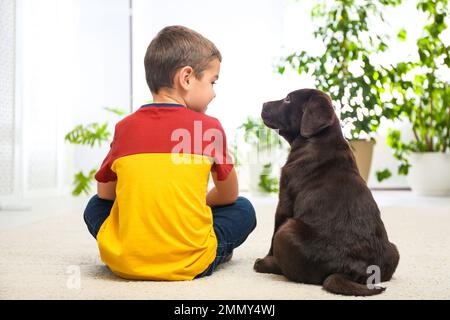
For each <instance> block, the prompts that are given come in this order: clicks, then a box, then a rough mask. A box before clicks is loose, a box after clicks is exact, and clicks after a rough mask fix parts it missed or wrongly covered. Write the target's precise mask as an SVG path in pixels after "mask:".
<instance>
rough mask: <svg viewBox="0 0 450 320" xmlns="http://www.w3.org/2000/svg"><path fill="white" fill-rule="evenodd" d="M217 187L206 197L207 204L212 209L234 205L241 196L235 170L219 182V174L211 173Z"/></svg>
mask: <svg viewBox="0 0 450 320" xmlns="http://www.w3.org/2000/svg"><path fill="white" fill-rule="evenodd" d="M211 175H212V178H213V181H214V185H215V187H214V188H212V189H211V190H210V191H209V192H208V194H207V195H206V204H207V205H208V206H210V207H214V206H220V205H227V204H232V203H234V202H235V201H236V199H237V197H238V195H239V185H238V179H237V175H236V171H235V170H234V168H233V169H232V170H231V172H230V173H229V174H228V177H227V178H226V179H225V180H223V181H219V180H217V174H216V173H215V172H211Z"/></svg>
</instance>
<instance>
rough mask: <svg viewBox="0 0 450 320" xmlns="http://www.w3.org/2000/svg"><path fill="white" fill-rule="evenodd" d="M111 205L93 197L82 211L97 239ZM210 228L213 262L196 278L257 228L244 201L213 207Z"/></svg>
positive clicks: (210, 271) (229, 255)
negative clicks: (214, 241)
mask: <svg viewBox="0 0 450 320" xmlns="http://www.w3.org/2000/svg"><path fill="white" fill-rule="evenodd" d="M113 203H114V201H111V200H104V199H101V198H99V197H98V196H97V195H95V196H93V197H92V198H91V199H90V200H89V202H88V204H87V206H86V209H85V210H84V221H85V222H86V225H87V228H88V230H89V232H90V234H91V235H92V236H93V237H94V238H96V239H97V234H98V231H99V230H100V227H101V226H102V224H103V222H104V221H105V220H106V218H108V216H109V213H110V211H111V208H112V206H113ZM211 210H212V214H213V227H214V232H215V233H216V237H217V252H216V258H215V259H214V261H213V262H212V263H211V264H210V265H209V267H208V268H207V269H206V270H205V271H203V272H202V273H200V274H199V275H197V276H196V278H200V277H203V276H210V275H211V274H212V273H213V272H214V270H216V268H217V266H218V265H219V264H221V263H223V262H225V261H228V259H227V258H230V257H231V254H232V253H233V249H235V248H237V247H239V246H240V245H241V244H242V243H243V242H244V241H245V239H247V237H248V235H249V234H250V233H251V232H252V231H253V230H254V229H255V227H256V215H255V209H254V208H253V205H252V204H251V203H250V201H249V200H247V199H246V198H244V197H238V199H237V200H236V202H235V203H232V204H230V205H225V206H216V207H212V208H211Z"/></svg>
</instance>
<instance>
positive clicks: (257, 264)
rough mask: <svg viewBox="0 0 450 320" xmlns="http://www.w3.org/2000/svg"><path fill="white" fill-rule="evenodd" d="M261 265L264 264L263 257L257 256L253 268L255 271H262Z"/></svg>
mask: <svg viewBox="0 0 450 320" xmlns="http://www.w3.org/2000/svg"><path fill="white" fill-rule="evenodd" d="M263 265H264V259H263V258H258V259H256V260H255V264H254V265H253V269H254V270H255V271H256V272H264V271H263Z"/></svg>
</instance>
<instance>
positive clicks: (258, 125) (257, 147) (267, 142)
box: [238, 117, 288, 194]
mask: <svg viewBox="0 0 450 320" xmlns="http://www.w3.org/2000/svg"><path fill="white" fill-rule="evenodd" d="M238 130H243V132H244V137H243V140H244V141H245V143H246V144H247V146H249V150H247V155H246V164H248V168H249V184H250V185H249V189H250V191H251V192H252V193H256V194H262V193H276V192H278V187H279V172H278V171H279V170H278V169H279V168H280V165H281V164H280V161H282V159H284V158H285V157H283V156H282V155H281V154H279V153H282V152H283V151H286V150H287V148H288V146H287V144H286V143H285V142H284V141H283V140H282V139H281V138H280V136H279V135H278V134H277V132H276V131H275V130H272V129H269V128H267V127H266V126H265V125H264V123H263V121H262V119H261V118H252V117H248V118H247V120H246V121H245V122H244V123H243V124H242V125H241V126H240V127H239V128H238ZM277 160H279V161H277Z"/></svg>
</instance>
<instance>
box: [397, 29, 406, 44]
mask: <svg viewBox="0 0 450 320" xmlns="http://www.w3.org/2000/svg"><path fill="white" fill-rule="evenodd" d="M397 39H398V40H399V41H402V42H404V41H406V30H405V29H401V30H400V31H399V32H398V34H397Z"/></svg>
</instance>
